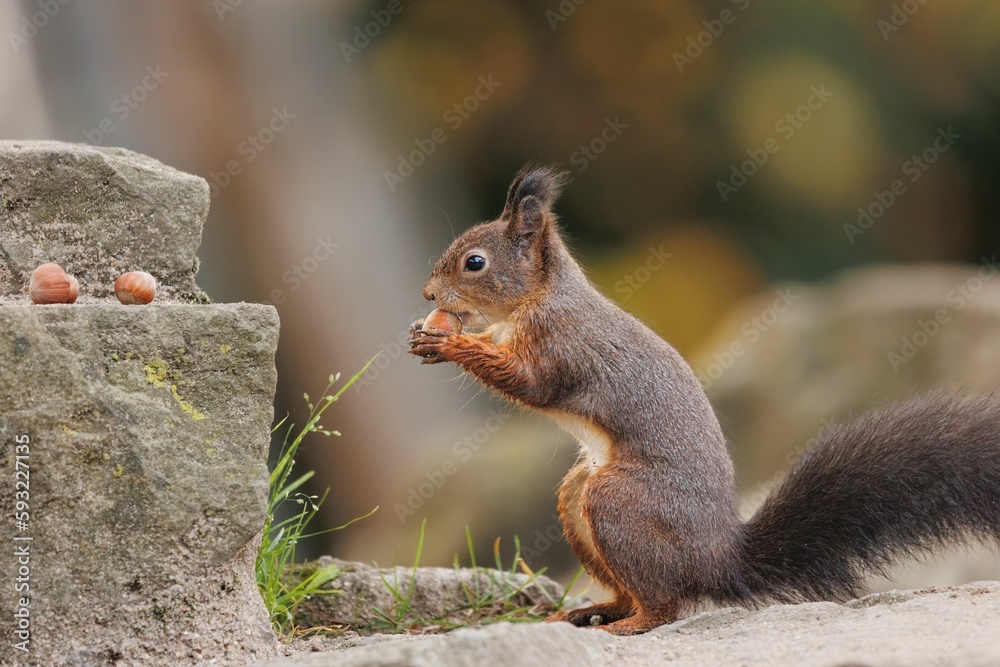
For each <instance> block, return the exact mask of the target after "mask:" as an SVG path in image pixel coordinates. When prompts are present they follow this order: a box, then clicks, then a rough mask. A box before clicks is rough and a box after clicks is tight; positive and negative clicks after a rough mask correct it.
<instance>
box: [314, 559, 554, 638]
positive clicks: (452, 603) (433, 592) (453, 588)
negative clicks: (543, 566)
mask: <svg viewBox="0 0 1000 667" xmlns="http://www.w3.org/2000/svg"><path fill="white" fill-rule="evenodd" d="M329 565H335V566H336V567H337V569H338V570H339V571H340V574H339V576H338V577H337V578H336V579H333V580H332V581H330V582H328V583H327V584H326V586H325V588H327V589H333V590H337V591H341V592H340V593H336V594H333V595H317V596H315V597H312V598H310V599H308V600H306V601H304V602H302V603H301V604H300V605H299V607H298V609H297V610H296V619H297V621H298V622H299V623H300V624H301V625H304V626H306V627H310V626H312V627H326V626H332V625H350V626H351V627H352V628H354V629H356V630H359V631H362V632H366V631H371V630H372V629H374V628H379V627H382V628H383V629H384V628H385V627H386V623H385V622H384V621H382V619H381V617H380V615H379V613H378V612H379V611H381V612H382V613H384V614H387V615H389V616H390V617H392V618H395V612H396V611H397V610H399V609H400V607H399V606H398V605H397V602H396V599H395V597H394V596H393V593H392V592H391V591H390V589H389V587H388V586H386V583H385V582H388V583H389V584H390V585H391V586H392V587H393V588H395V589H396V590H397V591H399V592H400V593H402V594H403V595H409V591H410V587H411V585H412V591H413V592H412V595H409V602H408V609H407V611H406V613H405V615H404V616H402V618H403V619H413V620H415V621H416V620H419V621H420V625H428V624H432V625H433V624H438V625H443V626H446V627H447V626H448V625H449V624H454V623H469V622H470V621H472V620H476V619H478V618H483V617H489V616H496V615H498V614H502V613H503V612H505V611H510V610H512V609H516V608H522V607H525V608H528V609H530V610H531V611H532V612H533V613H535V614H539V615H544V614H548V613H551V612H552V611H554V607H553V604H552V603H553V601H558V600H559V599H560V598H562V596H563V589H562V587H561V586H560V585H559V584H557V583H556V582H555V581H553V580H552V579H549V578H548V577H546V576H544V575H536V576H534V577H533V578H532V577H530V576H529V575H527V574H521V573H513V574H512V573H510V572H504V571H502V570H496V569H487V568H459V569H454V568H443V567H422V568H418V569H417V570H416V580H414V579H413V568H407V567H395V568H388V569H379V568H377V567H373V566H371V565H366V564H364V563H354V562H349V561H342V560H338V559H335V558H331V557H329V556H323V557H322V558H320V559H319V560H317V561H312V562H309V563H305V564H303V565H302V566H300V567H299V568H298V569H297V570H296V572H295V575H294V576H297V577H301V576H303V575H308V574H309V573H311V572H313V571H315V570H316V569H317V568H323V567H327V566H329ZM473 599H474V600H477V601H479V602H480V603H483V602H484V601H491V602H489V603H488V604H482V608H481V610H480V611H479V612H474V611H472V610H470V609H469V607H470V600H473ZM430 621H433V623H428V622H430Z"/></svg>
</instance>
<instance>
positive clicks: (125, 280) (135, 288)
mask: <svg viewBox="0 0 1000 667" xmlns="http://www.w3.org/2000/svg"><path fill="white" fill-rule="evenodd" d="M115 296H117V297H118V300H119V301H121V302H122V303H124V304H125V305H126V306H140V305H146V304H147V303H149V302H150V301H152V300H153V299H154V298H155V297H156V278H154V277H153V276H151V275H149V274H148V273H146V272H145V271H129V272H128V273H123V274H122V275H120V276H118V280H116V281H115Z"/></svg>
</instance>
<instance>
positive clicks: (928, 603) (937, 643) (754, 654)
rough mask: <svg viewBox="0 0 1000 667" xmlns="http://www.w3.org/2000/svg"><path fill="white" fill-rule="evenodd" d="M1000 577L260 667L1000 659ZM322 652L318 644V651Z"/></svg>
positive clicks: (337, 646) (388, 645)
mask: <svg viewBox="0 0 1000 667" xmlns="http://www.w3.org/2000/svg"><path fill="white" fill-rule="evenodd" d="M998 637H1000V583H998V582H980V583H974V584H966V585H964V586H959V587H955V588H948V589H942V590H935V589H925V590H921V591H892V592H888V593H877V594H874V595H871V596H868V597H865V598H862V599H860V600H855V601H852V602H849V603H848V604H846V605H838V604H833V603H825V602H821V603H811V604H801V605H779V606H773V607H768V608H766V609H761V610H759V611H747V610H744V609H721V610H717V611H711V612H705V613H703V614H699V615H696V616H693V617H691V618H688V619H684V620H682V621H679V622H677V623H674V624H672V625H669V626H665V627H662V628H659V629H657V630H654V631H653V632H650V633H649V634H646V635H642V636H638V637H624V638H622V637H612V636H611V635H608V634H606V633H604V632H601V631H596V630H583V629H577V628H573V627H571V626H569V625H568V624H565V623H557V624H531V625H511V624H501V625H496V626H488V627H485V628H476V629H467V630H459V631H456V632H454V633H451V634H449V635H434V636H423V637H401V638H400V637H387V636H385V635H376V636H372V637H358V636H356V635H352V636H345V637H342V638H339V639H336V640H311V641H302V642H297V643H296V644H293V645H292V646H291V647H287V648H286V650H287V651H289V652H292V651H294V653H293V654H292V655H289V656H287V657H285V658H282V659H279V660H275V661H271V662H266V663H258V665H259V666H260V667H265V666H266V667H362V666H365V667H377V666H387V667H388V666H390V665H391V666H394V667H397V666H398V667H403V666H409V665H427V666H428V667H480V666H483V665H490V666H492V665H497V666H501V665H502V666H522V665H523V666H526V667H528V666H530V667H534V666H538V667H562V666H566V667H584V666H590V665H594V666H597V665H616V666H621V667H649V666H651V665H665V666H666V665H669V666H670V667H704V666H709V665H746V666H755V665H760V666H762V667H763V666H764V665H767V666H768V667H771V666H774V665H794V666H796V667H812V666H816V667H820V666H823V667H828V666H829V667H832V666H835V665H841V666H845V667H846V666H847V665H866V666H871V667H876V666H886V667H888V666H896V665H899V666H901V667H902V666H904V665H905V666H907V667H920V666H926V667H943V666H945V665H948V666H954V667H958V666H967V665H983V666H985V665H997V664H1000V639H998ZM315 649H318V650H315Z"/></svg>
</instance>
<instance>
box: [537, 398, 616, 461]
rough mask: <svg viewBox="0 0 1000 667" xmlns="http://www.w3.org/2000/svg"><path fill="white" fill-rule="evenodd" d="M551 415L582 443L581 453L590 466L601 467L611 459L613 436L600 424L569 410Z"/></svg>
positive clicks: (561, 426)
mask: <svg viewBox="0 0 1000 667" xmlns="http://www.w3.org/2000/svg"><path fill="white" fill-rule="evenodd" d="M549 415H550V416H551V417H552V419H553V420H554V421H555V422H556V424H558V425H559V427H560V428H562V429H563V430H564V431H566V432H567V433H569V434H570V435H572V436H573V437H574V438H576V439H577V442H579V443H580V454H581V455H582V456H583V457H584V458H585V459H586V460H587V461H588V462H589V463H590V467H591V468H592V469H593V468H600V467H601V466H603V465H605V464H607V463H608V461H610V460H611V438H610V437H608V434H607V433H605V432H604V430H603V429H601V428H600V427H598V426H595V425H594V424H593V423H591V422H589V421H587V420H586V419H583V418H582V417H577V416H576V415H571V414H569V413H567V412H555V411H553V412H550V413H549Z"/></svg>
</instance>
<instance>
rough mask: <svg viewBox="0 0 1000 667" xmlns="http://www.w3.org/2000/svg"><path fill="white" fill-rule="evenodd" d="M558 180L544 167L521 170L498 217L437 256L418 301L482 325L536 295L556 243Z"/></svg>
mask: <svg viewBox="0 0 1000 667" xmlns="http://www.w3.org/2000/svg"><path fill="white" fill-rule="evenodd" d="M563 178H564V177H563V174H561V173H559V172H557V171H554V170H552V169H548V168H545V167H525V168H524V169H522V170H521V171H520V172H519V173H518V174H517V176H516V177H515V178H514V182H513V183H511V186H510V189H509V190H508V191H507V202H506V203H505V204H504V208H503V213H501V214H500V217H499V218H498V219H496V220H493V221H491V222H484V223H481V224H478V225H476V226H475V227H472V228H471V229H469V230H467V231H466V232H465V233H463V234H462V235H461V236H459V237H458V238H457V239H455V241H454V242H453V243H452V244H451V246H450V247H449V248H448V249H447V250H446V251H445V252H444V254H443V255H441V258H440V259H439V260H438V261H437V264H435V265H434V270H433V271H432V272H431V277H430V279H428V281H427V283H426V284H425V285H424V298H425V299H429V300H431V301H434V303H435V305H436V306H437V307H438V308H441V309H443V310H447V311H451V312H453V313H455V314H457V315H459V316H460V317H461V318H462V321H463V323H464V324H466V326H469V325H471V326H485V325H488V324H491V323H493V322H497V321H500V320H503V319H506V318H507V316H508V315H510V314H511V313H512V312H513V311H514V310H516V309H517V308H519V307H520V306H522V305H524V304H525V303H527V302H529V301H530V300H531V299H532V298H534V297H537V296H538V295H539V294H540V293H541V290H543V289H544V284H545V282H546V279H547V277H548V276H549V274H550V272H551V270H552V269H553V255H554V254H555V253H554V251H555V250H556V246H557V245H558V244H561V241H560V240H559V235H558V230H557V229H556V219H555V215H554V214H553V213H552V205H553V203H555V200H556V197H558V196H559V190H560V188H561V186H562V183H563Z"/></svg>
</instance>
